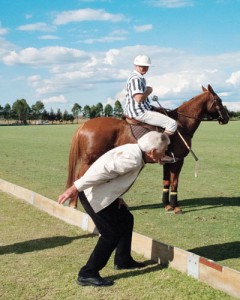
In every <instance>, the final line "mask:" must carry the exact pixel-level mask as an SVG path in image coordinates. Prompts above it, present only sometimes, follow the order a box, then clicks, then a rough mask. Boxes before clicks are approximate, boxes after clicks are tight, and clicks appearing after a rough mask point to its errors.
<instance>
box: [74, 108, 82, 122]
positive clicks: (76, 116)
mask: <svg viewBox="0 0 240 300" xmlns="http://www.w3.org/2000/svg"><path fill="white" fill-rule="evenodd" d="M81 111H82V106H81V105H79V104H78V103H75V104H74V105H73V108H72V113H73V116H74V118H77V124H78V116H79V113H80V112H81Z"/></svg>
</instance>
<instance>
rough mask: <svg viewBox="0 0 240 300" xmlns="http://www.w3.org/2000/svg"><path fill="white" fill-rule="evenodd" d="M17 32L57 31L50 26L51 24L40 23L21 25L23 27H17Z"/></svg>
mask: <svg viewBox="0 0 240 300" xmlns="http://www.w3.org/2000/svg"><path fill="white" fill-rule="evenodd" d="M17 30H21V31H46V32H51V31H55V30H56V28H55V27H54V26H50V25H49V24H46V23H42V22H39V23H33V24H26V25H21V26H19V27H17Z"/></svg>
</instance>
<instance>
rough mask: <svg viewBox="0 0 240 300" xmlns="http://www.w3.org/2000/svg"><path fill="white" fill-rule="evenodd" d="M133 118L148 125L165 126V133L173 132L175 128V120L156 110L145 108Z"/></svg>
mask: <svg viewBox="0 0 240 300" xmlns="http://www.w3.org/2000/svg"><path fill="white" fill-rule="evenodd" d="M135 119H136V120H138V121H141V122H143V123H147V124H149V125H154V126H158V127H162V128H165V132H166V133H167V134H173V133H174V132H175V131H176V130H177V122H176V121H175V120H173V119H172V118H170V117H168V116H166V115H163V114H161V113H159V112H156V111H152V110H146V111H145V112H144V113H143V114H142V115H141V116H137V117H135Z"/></svg>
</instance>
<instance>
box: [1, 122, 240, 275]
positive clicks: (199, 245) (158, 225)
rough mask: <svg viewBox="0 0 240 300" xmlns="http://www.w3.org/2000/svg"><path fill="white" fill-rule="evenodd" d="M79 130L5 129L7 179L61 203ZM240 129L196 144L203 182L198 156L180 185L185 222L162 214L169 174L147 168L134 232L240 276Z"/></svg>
mask: <svg viewBox="0 0 240 300" xmlns="http://www.w3.org/2000/svg"><path fill="white" fill-rule="evenodd" d="M76 128H77V125H66V126H64V125H55V126H50V125H49V126H22V127H21V126H20V127H14V126H12V127H10V126H9V127H0V140H1V147H0V155H1V164H0V178H3V179H5V180H8V181H10V182H13V183H15V184H17V185H20V186H23V187H25V188H28V189H31V190H34V191H36V192H37V193H40V194H42V195H44V196H47V197H49V198H51V199H57V197H58V195H59V194H60V193H62V191H63V190H64V187H65V181H66V175H67V163H68V152H69V147H70V143H71V138H72V135H73V133H74V132H75V130H76ZM239 128H240V122H230V123H229V124H228V125H225V126H220V125H218V124H217V123H215V122H203V123H202V124H201V125H200V127H199V129H198V131H197V132H196V134H195V136H194V139H193V150H194V152H195V153H196V155H197V156H198V158H199V166H198V168H199V171H198V177H197V178H195V177H194V170H195V161H194V160H193V158H192V157H191V155H189V156H188V157H187V159H186V161H185V164H184V167H183V170H182V173H181V177H180V185H179V200H180V204H181V206H182V208H183V210H184V212H185V213H184V214H183V215H181V216H179V215H173V214H167V213H165V211H164V209H163V208H162V204H161V189H162V170H161V168H162V167H161V166H159V165H148V166H146V168H145V169H144V170H143V172H142V173H141V175H140V177H139V178H138V180H137V181H136V182H135V184H134V185H133V187H132V188H131V190H130V191H129V192H128V193H127V195H126V196H125V200H126V201H127V203H128V204H129V206H130V207H131V210H132V212H133V214H134V216H135V227H134V231H136V232H139V233H142V234H144V235H147V236H150V237H153V238H154V239H156V240H159V241H161V242H164V243H167V244H170V245H173V246H176V247H179V248H182V249H185V250H191V251H193V252H194V253H196V254H199V255H202V256H205V257H207V258H210V259H213V260H215V261H217V262H219V263H220V264H222V265H225V266H229V267H231V268H234V269H236V270H240V259H239V253H240V242H239V240H240V230H239V228H240V221H239V220H240V205H239V204H240V196H239V186H240V185H239V183H240V159H239V154H240V150H239V149H240V147H239V146H240V145H239V143H240V142H239V141H240V139H239V137H240V133H239ZM80 209H81V208H80Z"/></svg>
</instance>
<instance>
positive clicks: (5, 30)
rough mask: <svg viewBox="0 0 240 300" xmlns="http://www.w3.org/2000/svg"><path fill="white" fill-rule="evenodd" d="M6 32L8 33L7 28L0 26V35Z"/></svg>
mask: <svg viewBox="0 0 240 300" xmlns="http://www.w3.org/2000/svg"><path fill="white" fill-rule="evenodd" d="M7 33H8V29H7V28H3V27H0V35H5V34H7Z"/></svg>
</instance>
